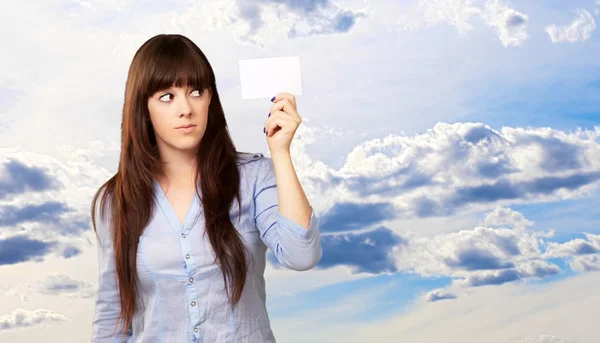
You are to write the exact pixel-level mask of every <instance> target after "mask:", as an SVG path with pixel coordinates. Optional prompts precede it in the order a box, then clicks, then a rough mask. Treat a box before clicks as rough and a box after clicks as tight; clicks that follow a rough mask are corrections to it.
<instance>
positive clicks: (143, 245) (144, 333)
mask: <svg viewBox="0 0 600 343" xmlns="http://www.w3.org/2000/svg"><path fill="white" fill-rule="evenodd" d="M237 165H238V168H239V170H240V176H241V184H240V192H241V194H240V196H241V199H242V216H241V221H240V222H238V204H237V201H234V203H233V205H232V208H231V212H230V215H231V219H232V223H233V225H234V226H235V228H236V229H237V230H238V231H239V232H240V234H241V236H242V237H243V240H244V243H245V245H246V247H247V248H248V250H249V252H250V254H249V255H250V256H249V259H248V264H249V269H248V274H247V277H246V284H245V286H244V290H243V293H242V297H241V299H240V302H239V303H238V306H236V308H235V309H234V311H232V310H231V306H227V305H228V304H227V296H226V293H225V288H224V282H223V277H222V274H221V269H220V268H219V267H218V265H217V264H216V263H214V260H215V254H214V251H213V249H212V247H211V245H210V242H209V241H208V235H205V234H204V233H205V230H204V216H203V212H202V207H201V203H200V199H199V198H198V196H197V195H195V196H194V199H193V202H192V204H191V207H190V210H189V212H188V214H187V217H186V219H185V221H184V223H183V225H181V223H180V221H179V219H178V218H177V216H176V215H175V211H174V209H173V208H172V206H171V204H170V203H169V201H168V200H167V197H166V195H165V194H164V192H163V190H162V189H161V187H160V185H159V184H158V182H157V181H156V180H155V181H154V199H155V200H154V206H155V207H154V209H155V211H153V215H152V217H151V218H150V222H149V223H148V225H147V227H146V228H145V230H144V231H143V233H142V236H141V237H140V240H139V247H138V251H137V276H138V279H139V287H140V292H139V293H138V294H137V299H136V309H135V313H134V316H133V320H132V329H130V330H129V332H128V335H127V336H125V337H119V335H118V330H117V331H116V332H113V328H114V326H115V323H116V321H117V317H118V315H119V310H120V302H119V295H118V287H117V283H116V282H117V279H116V272H115V260H114V255H113V254H114V250H113V243H112V239H111V234H110V232H109V229H108V226H107V221H108V219H109V218H108V216H105V217H104V218H102V219H101V218H100V216H99V215H97V216H96V218H97V224H98V225H97V230H98V237H99V242H100V244H99V245H98V261H99V278H98V294H97V296H96V300H95V306H96V307H95V309H96V310H95V311H96V312H95V316H94V320H93V323H92V342H103V343H104V342H131V343H134V342H135V343H142V342H148V343H149V342H152V343H159V342H164V343H179V342H204V343H215V342H217V343H219V342H239V343H242V342H275V338H274V336H273V332H272V330H271V326H270V320H269V316H268V314H267V309H266V294H265V279H264V276H263V273H264V270H265V264H266V252H267V247H268V248H269V249H270V250H271V251H272V252H273V253H274V255H275V256H276V257H277V260H278V261H279V262H280V263H281V264H282V265H283V266H285V267H287V268H290V269H293V270H299V271H300V270H307V269H310V268H312V267H314V266H315V265H316V264H317V262H318V261H319V260H320V259H321V255H322V248H321V242H320V234H319V228H318V220H317V219H318V218H317V217H316V216H315V213H314V209H312V214H311V219H310V228H309V229H308V230H306V229H304V228H303V227H301V226H299V225H298V224H297V223H296V222H294V221H292V220H291V219H289V218H287V217H285V216H283V215H282V214H281V213H280V212H279V206H278V198H277V186H276V180H275V173H274V168H273V162H272V160H271V159H270V158H267V157H264V156H263V155H262V154H260V153H258V154H247V153H240V152H238V164H237ZM198 189H199V190H200V187H199V186H198ZM98 204H99V202H98ZM98 208H99V207H97V208H96V211H97V213H98ZM106 213H110V212H109V211H107V212H106Z"/></svg>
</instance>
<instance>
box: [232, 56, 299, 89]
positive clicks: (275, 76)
mask: <svg viewBox="0 0 600 343" xmlns="http://www.w3.org/2000/svg"><path fill="white" fill-rule="evenodd" d="M240 83H241V88H242V99H261V98H268V99H271V98H272V97H274V96H275V95H276V94H277V93H280V92H287V93H290V94H293V95H302V82H301V78H300V58H299V57H298V56H291V57H275V58H257V59H250V60H240Z"/></svg>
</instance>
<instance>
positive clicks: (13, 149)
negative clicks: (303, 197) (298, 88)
mask: <svg viewBox="0 0 600 343" xmlns="http://www.w3.org/2000/svg"><path fill="white" fill-rule="evenodd" d="M0 13H1V14H0V22H1V23H2V24H0V25H2V30H0V35H1V37H2V42H3V49H2V50H3V51H4V52H3V53H1V54H0V62H1V63H2V66H3V67H2V72H1V73H0V90H1V91H2V92H1V93H2V94H3V97H2V98H1V99H0V341H2V342H31V341H44V342H49V343H58V342H61V343H63V342H85V341H89V338H90V335H91V321H92V317H93V314H94V307H93V306H94V297H95V295H96V287H97V277H98V275H97V255H96V241H95V236H94V234H93V231H92V229H91V226H90V218H89V216H88V211H89V205H90V201H91V198H92V195H93V193H94V192H95V190H96V189H97V188H98V187H99V186H100V185H101V184H102V183H103V182H104V181H105V180H106V179H107V178H108V177H110V176H111V175H112V174H113V173H114V172H115V171H116V166H117V163H118V153H119V138H120V137H119V135H120V133H119V127H120V120H121V112H120V110H121V108H122V102H123V91H124V85H125V80H126V75H127V70H128V67H129V63H130V62H131V58H132V57H133V54H134V53H135V51H136V50H137V49H138V48H139V46H140V45H141V44H142V43H143V42H145V41H146V40H147V39H149V38H150V37H152V36H154V35H155V34H158V33H180V34H184V35H186V36H188V37H189V38H191V39H192V40H193V41H194V42H195V43H196V44H197V45H198V46H199V47H200V48H201V49H202V50H203V51H204V52H205V53H206V55H207V56H208V58H209V60H210V61H211V64H212V65H213V68H214V69H215V73H216V75H217V86H218V88H219V93H220V95H221V100H222V102H223V105H224V109H225V112H226V116H227V118H228V121H229V124H230V130H231V134H232V136H233V139H234V142H235V144H236V146H237V147H238V149H239V150H241V151H251V152H262V153H264V154H265V155H268V147H267V144H266V141H265V137H264V134H263V132H262V128H263V124H264V121H265V119H266V118H265V114H266V113H267V111H268V109H269V108H270V106H271V103H270V102H269V101H268V100H265V99H257V100H242V98H241V90H240V84H239V83H240V82H239V71H238V61H239V60H240V59H248V58H261V57H283V56H299V57H300V62H301V68H302V86H303V94H302V95H299V96H298V111H299V113H300V114H301V115H302V116H303V118H304V121H303V123H302V125H301V127H300V128H299V130H298V132H297V134H296V138H295V140H294V142H293V145H292V149H293V158H294V162H295V165H296V168H297V171H298V173H299V175H300V177H301V181H302V184H303V186H304V188H305V190H306V193H307V195H308V197H309V200H310V201H311V203H312V204H313V206H314V208H315V210H316V212H317V214H318V215H319V216H320V223H321V226H320V228H321V232H322V244H323V249H324V253H323V258H322V260H321V261H320V263H319V264H318V265H317V267H315V269H313V270H311V271H308V272H294V271H290V270H286V269H284V268H282V267H281V266H279V265H278V263H277V262H276V261H275V260H274V259H273V256H272V255H270V254H269V256H268V257H269V261H270V264H268V266H267V271H266V278H267V284H268V289H267V292H268V293H267V294H268V307H269V313H270V316H271V320H272V325H273V330H274V332H275V335H276V337H277V338H278V341H281V342H332V343H333V342H357V343H358V342H365V341H373V342H415V343H425V342H427V343H429V342H450V343H454V342H477V343H480V342H485V343H496V342H498V343H525V342H527V343H566V342H569V343H573V342H576V343H588V342H589V343H594V342H598V340H600V338H598V331H597V330H596V329H595V327H596V326H597V323H596V322H597V321H596V319H595V318H597V309H598V308H600V295H599V293H598V284H599V283H600V273H599V272H598V271H599V270H600V211H599V210H598V208H599V207H600V197H599V190H598V186H599V185H600V111H599V110H598V108H600V59H598V56H599V55H600V44H599V43H600V33H599V32H598V30H599V29H598V28H597V27H596V26H597V24H596V22H598V21H599V20H600V1H597V0H585V1H584V0H570V1H563V0H546V1H514V0H513V1H508V0H472V1H470V0H403V1H393V0H385V1H383V0H380V1H370V0H363V1H358V0H356V1H342V0H340V1H331V0H302V1H301V0H259V1H255V0H253V1H250V0H222V1H221V0H193V1H183V0H173V1H157V0H146V1H133V0H95V1H83V0H71V1H66V0H43V1H42V0H37V1H33V0H32V1H25V2H8V1H4V2H2V3H1V4H0Z"/></svg>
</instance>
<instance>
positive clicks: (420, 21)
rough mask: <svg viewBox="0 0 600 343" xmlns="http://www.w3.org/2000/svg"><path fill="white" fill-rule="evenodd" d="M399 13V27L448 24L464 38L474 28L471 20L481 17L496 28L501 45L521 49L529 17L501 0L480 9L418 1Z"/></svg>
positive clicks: (468, 2)
mask: <svg viewBox="0 0 600 343" xmlns="http://www.w3.org/2000/svg"><path fill="white" fill-rule="evenodd" d="M399 13H401V14H400V15H399V19H398V25H399V26H400V27H402V28H403V29H405V30H410V31H415V30H417V29H419V28H421V27H422V26H426V27H431V26H437V25H439V24H446V23H447V24H450V25H452V26H454V27H456V29H457V30H458V32H459V35H460V36H465V35H466V34H467V33H468V32H469V31H471V30H472V29H473V24H472V21H473V19H474V18H481V19H483V20H484V22H486V23H487V24H488V25H489V26H491V27H492V28H494V29H495V31H496V33H497V34H498V37H499V39H500V42H501V43H502V45H504V46H511V45H514V46H520V45H522V43H523V42H525V41H526V40H527V39H528V38H529V35H528V33H527V30H528V21H529V16H528V15H527V14H524V13H521V12H519V11H517V10H515V9H513V8H511V7H509V6H507V5H505V4H504V3H503V2H501V1H500V0H487V1H486V2H485V4H484V5H483V6H479V5H478V4H477V2H475V1H472V0H419V1H418V2H417V5H416V6H413V7H410V6H409V7H406V8H405V9H404V11H403V12H399Z"/></svg>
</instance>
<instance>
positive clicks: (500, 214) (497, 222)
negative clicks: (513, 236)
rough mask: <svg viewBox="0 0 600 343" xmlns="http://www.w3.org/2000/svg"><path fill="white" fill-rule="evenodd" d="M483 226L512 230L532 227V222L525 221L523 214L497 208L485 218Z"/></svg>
mask: <svg viewBox="0 0 600 343" xmlns="http://www.w3.org/2000/svg"><path fill="white" fill-rule="evenodd" d="M484 225H486V226H488V227H492V226H508V227H513V228H525V227H527V226H531V225H533V222H532V221H530V220H528V219H526V218H525V217H524V216H523V214H521V213H519V212H517V211H515V210H512V209H510V208H503V207H500V206H497V207H496V208H495V209H494V210H493V211H491V212H489V213H488V214H486V216H485V222H484Z"/></svg>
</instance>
